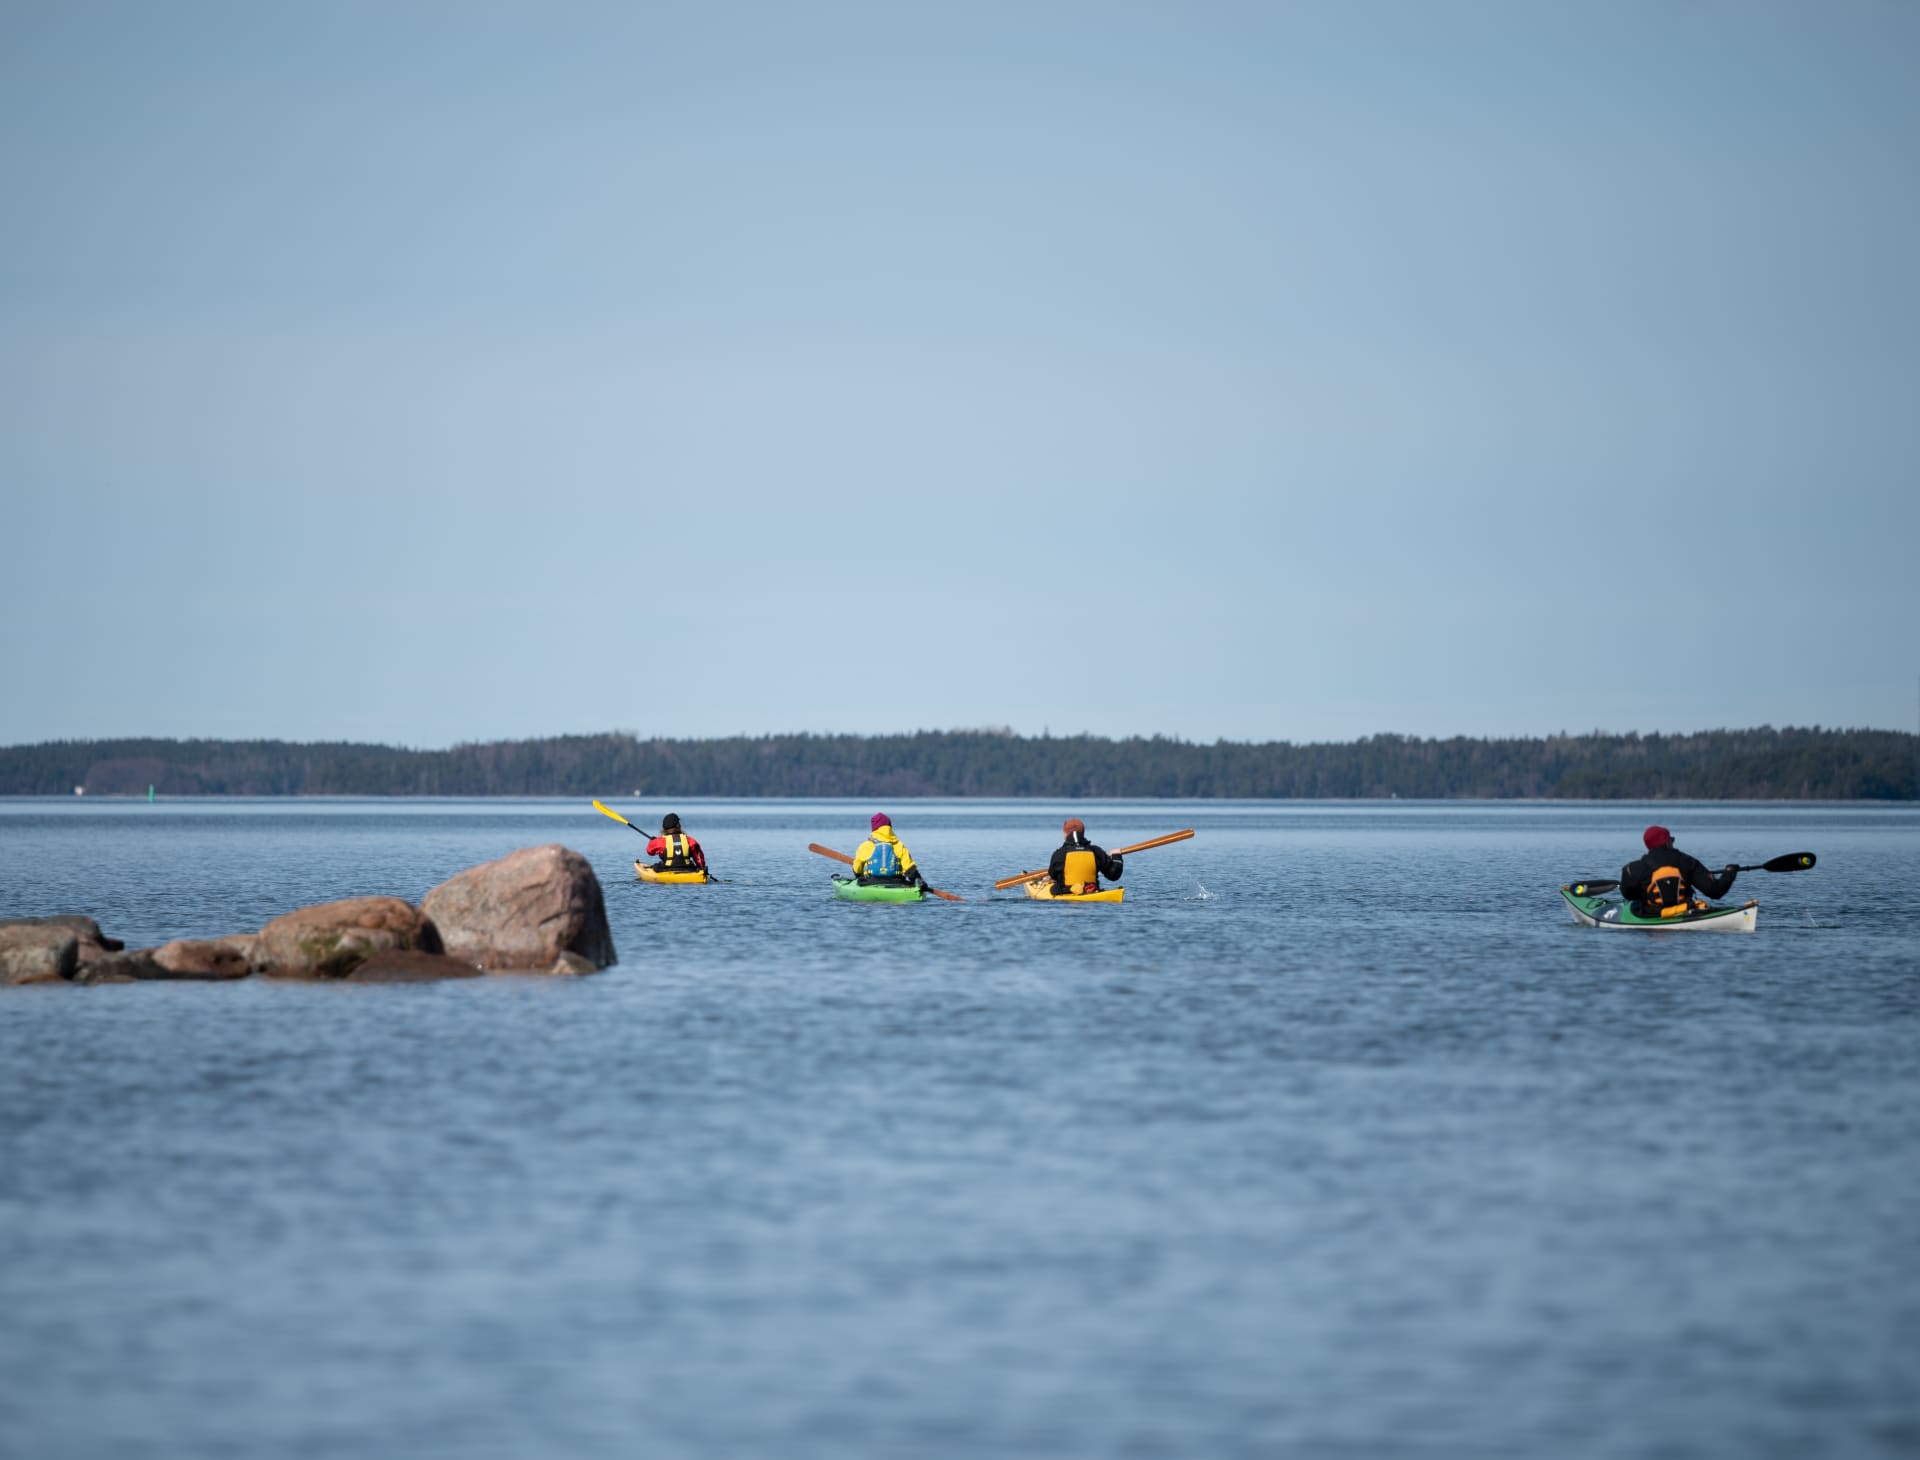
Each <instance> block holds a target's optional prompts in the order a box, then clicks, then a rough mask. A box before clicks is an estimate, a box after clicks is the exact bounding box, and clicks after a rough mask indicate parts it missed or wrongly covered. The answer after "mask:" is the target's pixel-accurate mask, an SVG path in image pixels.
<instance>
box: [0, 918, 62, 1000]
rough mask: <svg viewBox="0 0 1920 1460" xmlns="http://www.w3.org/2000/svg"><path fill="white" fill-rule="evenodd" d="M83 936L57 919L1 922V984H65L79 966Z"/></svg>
mask: <svg viewBox="0 0 1920 1460" xmlns="http://www.w3.org/2000/svg"><path fill="white" fill-rule="evenodd" d="M79 953H80V939H79V937H78V936H77V935H76V934H75V933H74V930H73V929H72V928H70V927H68V926H66V925H65V924H64V922H63V921H62V920H60V919H57V918H20V919H17V920H15V921H11V922H4V923H0V984H11V983H63V982H65V981H66V980H67V979H70V978H72V977H73V971H74V969H75V968H77V967H78V966H79V962H80V959H79Z"/></svg>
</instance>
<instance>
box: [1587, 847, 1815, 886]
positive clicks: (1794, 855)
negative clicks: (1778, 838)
mask: <svg viewBox="0 0 1920 1460" xmlns="http://www.w3.org/2000/svg"><path fill="white" fill-rule="evenodd" d="M1818 860H1819V858H1817V857H1816V856H1814V854H1813V853H1812V852H1787V853H1786V854H1785V855H1783V856H1778V857H1774V858H1772V859H1771V860H1769V861H1765V862H1758V863H1756V864H1755V865H1753V866H1751V867H1736V868H1734V870H1735V871H1736V872H1805V871H1806V870H1807V869H1808V868H1810V867H1812V866H1813V864H1814V863H1815V862H1817V861H1818ZM1619 885H1620V883H1619V881H1618V879H1615V880H1613V881H1604V880H1602V881H1587V882H1574V883H1570V884H1568V887H1567V891H1569V892H1571V893H1572V894H1573V895H1574V896H1575V897H1598V896H1599V895H1600V894H1601V893H1603V892H1612V891H1613V890H1614V889H1615V888H1616V887H1618V886H1619Z"/></svg>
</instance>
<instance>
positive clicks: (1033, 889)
mask: <svg viewBox="0 0 1920 1460" xmlns="http://www.w3.org/2000/svg"><path fill="white" fill-rule="evenodd" d="M1126 895H1127V889H1126V888H1124V887H1103V888H1101V889H1100V890H1099V891H1098V892H1055V891H1054V890H1053V884H1052V883H1051V882H1049V881H1047V879H1046V878H1044V877H1042V878H1041V879H1040V880H1039V881H1038V882H1029V883H1028V884H1027V896H1028V897H1031V898H1032V899H1033V900H1034V901H1035V902H1120V901H1123V900H1124V899H1125V898H1126Z"/></svg>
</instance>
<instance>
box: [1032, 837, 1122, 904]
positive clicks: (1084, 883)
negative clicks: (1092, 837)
mask: <svg viewBox="0 0 1920 1460" xmlns="http://www.w3.org/2000/svg"><path fill="white" fill-rule="evenodd" d="M1070 852H1091V853H1092V854H1093V869H1094V870H1095V871H1096V872H1098V873H1099V874H1100V876H1102V877H1104V878H1106V879H1107V881H1109V882H1118V881H1119V880H1120V879H1121V877H1122V876H1124V875H1125V874H1126V863H1125V862H1124V861H1123V860H1122V859H1121V858H1119V857H1114V856H1109V855H1108V854H1107V852H1106V851H1105V850H1104V849H1103V848H1100V847H1096V846H1095V845H1094V844H1093V843H1092V842H1090V841H1088V840H1087V839H1086V838H1085V837H1079V838H1075V837H1068V838H1067V839H1066V840H1065V841H1063V842H1061V843H1060V845H1059V846H1058V847H1056V848H1055V849H1054V853H1053V858H1052V860H1051V861H1049V862H1048V863H1047V876H1048V877H1050V878H1051V879H1052V880H1053V885H1054V886H1055V887H1056V888H1064V887H1066V886H1067V855H1068V853H1070ZM1093 885H1094V882H1093V879H1092V878H1091V877H1085V878H1082V879H1081V880H1080V882H1079V884H1078V885H1076V886H1074V887H1072V888H1071V889H1069V890H1071V891H1074V892H1084V891H1087V890H1089V889H1090V888H1091V887H1092V886H1093Z"/></svg>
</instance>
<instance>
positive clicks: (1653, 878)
mask: <svg viewBox="0 0 1920 1460" xmlns="http://www.w3.org/2000/svg"><path fill="white" fill-rule="evenodd" d="M1640 840H1642V841H1643V842H1645V843H1646V844H1647V853H1646V855H1645V856H1644V857H1641V858H1639V859H1638V860H1637V861H1632V862H1629V863H1627V865H1626V866H1624V867H1622V868H1621V869H1620V895H1621V896H1622V897H1624V898H1625V899H1626V900H1627V901H1628V902H1629V903H1630V904H1632V906H1633V911H1634V913H1635V915H1636V916H1638V917H1643V918H1656V917H1657V918H1677V917H1679V916H1680V915H1681V914H1682V913H1684V912H1686V911H1687V910H1688V909H1689V908H1690V907H1692V906H1693V905H1694V902H1693V899H1694V896H1695V895H1696V894H1698V895H1700V896H1702V897H1725V896H1726V895H1727V893H1728V891H1730V890H1731V889H1732V887H1733V879H1734V878H1735V877H1737V876H1739V875H1740V868H1739V867H1738V866H1736V865H1731V864H1730V865H1728V866H1726V867H1723V868H1722V869H1721V870H1720V871H1718V872H1709V871H1708V870H1707V868H1706V866H1705V865H1704V864H1703V863H1702V862H1701V861H1700V859H1699V858H1697V857H1690V856H1688V855H1687V854H1686V853H1685V852H1683V851H1681V850H1680V848H1678V847H1676V846H1675V845H1674V844H1673V833H1672V832H1670V831H1668V830H1667V829H1666V828H1665V827H1664V826H1650V827H1648V828H1647V829H1646V832H1645V834H1644V835H1642V836H1641V838H1640Z"/></svg>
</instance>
